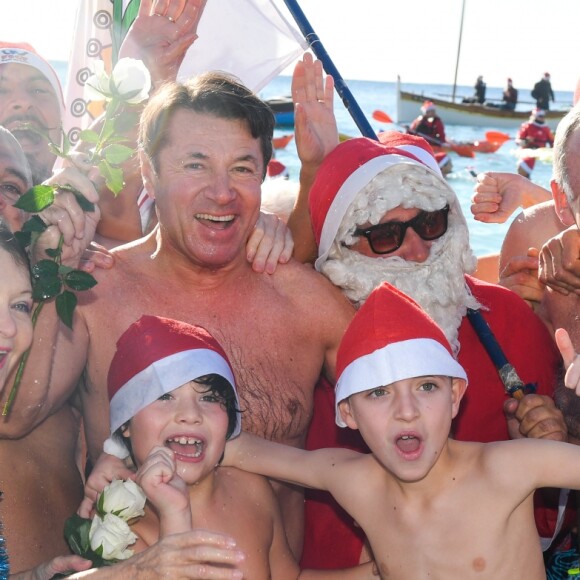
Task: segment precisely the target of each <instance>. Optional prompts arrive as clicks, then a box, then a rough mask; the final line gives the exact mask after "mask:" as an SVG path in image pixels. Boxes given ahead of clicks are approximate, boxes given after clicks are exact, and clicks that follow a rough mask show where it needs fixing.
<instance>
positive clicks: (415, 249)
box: [399, 228, 432, 263]
mask: <svg viewBox="0 0 580 580" xmlns="http://www.w3.org/2000/svg"><path fill="white" fill-rule="evenodd" d="M431 243H432V242H427V241H426V240H424V239H423V238H422V237H421V236H420V235H419V234H418V233H417V232H416V231H415V230H414V229H413V228H407V231H406V232H405V239H404V240H403V245H402V246H401V249H400V251H399V256H400V257H401V258H403V259H404V260H407V261H409V262H419V263H422V262H424V261H425V260H427V258H428V257H429V254H430V252H431Z"/></svg>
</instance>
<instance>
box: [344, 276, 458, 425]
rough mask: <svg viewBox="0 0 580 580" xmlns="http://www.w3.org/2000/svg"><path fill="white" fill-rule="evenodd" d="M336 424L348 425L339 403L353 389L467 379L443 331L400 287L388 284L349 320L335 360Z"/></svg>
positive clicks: (381, 286) (354, 391) (362, 389)
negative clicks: (421, 379)
mask: <svg viewBox="0 0 580 580" xmlns="http://www.w3.org/2000/svg"><path fill="white" fill-rule="evenodd" d="M336 373H337V376H338V380H337V382H336V393H335V394H336V424H337V425H338V426H339V427H346V424H345V423H344V421H343V420H342V417H341V416H340V412H339V410H338V404H339V403H340V402H341V401H343V400H344V399H347V398H348V397H350V396H351V395H354V394H355V393H361V392H364V391H368V390H370V389H374V388H376V387H380V386H384V385H389V384H391V383H394V382H396V381H402V380H404V379H411V378H414V377H422V376H447V377H453V378H459V379H463V380H465V381H467V374H466V373H465V370H464V369H463V367H462V366H461V365H460V364H459V363H458V362H457V361H456V360H455V359H454V358H453V354H452V351H451V346H450V345H449V342H448V341H447V339H446V338H445V335H444V334H443V331H442V330H441V329H440V328H439V326H437V324H436V323H435V322H434V321H433V320H432V319H431V318H430V317H429V316H428V315H427V314H426V313H425V312H424V311H423V310H422V309H421V307H420V306H419V305H418V304H417V303H416V302H414V301H413V300H412V299H411V298H409V297H408V296H407V295H406V294H403V293H402V292H401V291H400V290H398V289H397V288H395V287H394V286H392V285H391V284H389V283H388V282H384V283H383V284H381V285H380V286H379V287H378V288H376V289H375V290H373V292H372V293H371V294H370V296H369V297H368V298H367V300H366V302H365V303H364V304H363V305H362V306H361V307H360V309H359V310H358V311H357V313H356V314H355V316H354V318H353V319H352V321H351V323H350V324H349V326H348V328H347V329H346V332H345V333H344V336H343V337H342V341H341V343H340V346H339V348H338V353H337V358H336Z"/></svg>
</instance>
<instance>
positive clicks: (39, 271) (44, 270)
mask: <svg viewBox="0 0 580 580" xmlns="http://www.w3.org/2000/svg"><path fill="white" fill-rule="evenodd" d="M47 276H53V277H57V276H58V264H57V263H56V262H53V261H52V260H40V262H37V263H36V264H34V266H33V267H32V277H33V278H34V279H36V280H39V279H41V278H46V277H47Z"/></svg>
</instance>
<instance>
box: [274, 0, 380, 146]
mask: <svg viewBox="0 0 580 580" xmlns="http://www.w3.org/2000/svg"><path fill="white" fill-rule="evenodd" d="M284 3H285V4H286V7H287V8H288V10H289V11H290V13H291V14H292V16H293V18H294V20H295V21H296V24H297V25H298V28H300V31H301V32H302V34H303V35H304V38H305V39H306V42H307V43H308V45H309V46H310V48H311V49H312V52H313V53H314V54H315V55H316V58H317V59H318V60H320V62H322V66H323V68H324V70H325V71H326V74H329V75H331V76H332V78H333V79H334V86H335V87H336V92H337V93H338V94H339V95H340V98H341V99H342V102H343V103H344V106H345V107H346V109H347V111H348V112H349V113H350V116H351V117H352V118H353V120H354V122H355V123H356V126H357V127H358V128H359V130H360V132H361V133H362V135H363V136H364V137H370V138H371V139H377V135H376V133H375V131H374V130H373V128H372V127H371V125H370V123H369V122H368V120H367V118H366V117H365V115H364V113H363V112H362V110H361V108H360V107H359V105H358V103H357V102H356V99H355V98H354V96H353V94H352V93H351V92H350V89H349V88H348V87H347V85H346V82H345V81H344V79H343V78H342V76H341V75H340V73H339V72H338V69H337V68H336V67H335V66H334V63H333V62H332V59H331V58H330V56H328V53H327V52H326V49H325V48H324V46H323V45H322V42H321V41H320V38H318V35H317V34H316V33H315V32H314V30H313V29H312V26H311V25H310V22H308V19H307V18H306V16H305V14H304V12H302V9H301V8H300V6H298V2H297V0H284Z"/></svg>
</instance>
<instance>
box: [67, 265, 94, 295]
mask: <svg viewBox="0 0 580 580" xmlns="http://www.w3.org/2000/svg"><path fill="white" fill-rule="evenodd" d="M64 283H65V284H66V285H67V286H68V287H69V288H72V289H73V290H78V291H82V290H89V289H90V288H92V287H93V286H95V284H96V283H97V281H96V280H95V279H94V278H93V277H92V276H91V275H90V274H87V272H82V271H81V270H72V271H71V272H69V273H68V274H65V276H64Z"/></svg>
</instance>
